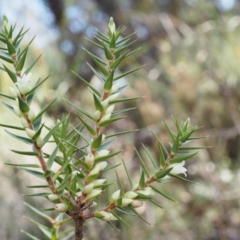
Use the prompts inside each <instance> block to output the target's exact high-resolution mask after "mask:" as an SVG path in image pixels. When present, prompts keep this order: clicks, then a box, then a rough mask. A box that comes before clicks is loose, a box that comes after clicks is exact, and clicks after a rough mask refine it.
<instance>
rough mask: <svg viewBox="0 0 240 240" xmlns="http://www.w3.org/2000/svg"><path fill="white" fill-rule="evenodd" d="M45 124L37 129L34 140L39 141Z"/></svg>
mask: <svg viewBox="0 0 240 240" xmlns="http://www.w3.org/2000/svg"><path fill="white" fill-rule="evenodd" d="M43 126H44V124H42V126H41V127H40V128H39V129H38V130H37V131H36V133H35V134H34V136H33V137H32V140H33V141H34V142H35V141H37V139H38V138H39V136H40V135H41V132H42V128H43Z"/></svg>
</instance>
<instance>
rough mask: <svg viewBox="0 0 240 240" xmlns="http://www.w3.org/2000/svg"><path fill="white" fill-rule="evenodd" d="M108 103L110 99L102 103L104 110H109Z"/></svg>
mask: <svg viewBox="0 0 240 240" xmlns="http://www.w3.org/2000/svg"><path fill="white" fill-rule="evenodd" d="M108 103H109V100H108V98H107V99H105V100H104V101H102V102H101V104H102V106H103V108H104V109H106V108H107V106H108Z"/></svg>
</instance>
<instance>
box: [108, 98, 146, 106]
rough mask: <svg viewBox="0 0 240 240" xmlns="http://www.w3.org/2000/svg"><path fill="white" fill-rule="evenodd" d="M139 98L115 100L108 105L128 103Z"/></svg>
mask: <svg viewBox="0 0 240 240" xmlns="http://www.w3.org/2000/svg"><path fill="white" fill-rule="evenodd" d="M139 98H142V97H134V98H122V99H115V100H113V101H110V102H109V104H114V103H120V102H128V101H133V100H137V99H139Z"/></svg>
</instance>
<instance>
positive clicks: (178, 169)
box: [169, 161, 187, 177]
mask: <svg viewBox="0 0 240 240" xmlns="http://www.w3.org/2000/svg"><path fill="white" fill-rule="evenodd" d="M184 164H185V161H182V162H180V163H173V164H171V165H170V166H169V167H171V168H172V167H173V169H172V170H171V172H170V173H171V174H174V175H178V174H181V173H182V174H184V176H185V177H186V176H187V174H186V172H187V169H186V168H185V167H183V166H184Z"/></svg>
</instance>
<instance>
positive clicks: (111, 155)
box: [94, 151, 122, 163]
mask: <svg viewBox="0 0 240 240" xmlns="http://www.w3.org/2000/svg"><path fill="white" fill-rule="evenodd" d="M120 152H122V151H118V152H114V153H110V154H108V155H106V156H103V157H98V158H95V160H94V162H96V163H98V162H101V161H104V160H106V159H108V158H111V157H113V156H115V155H117V154H119V153H120Z"/></svg>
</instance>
